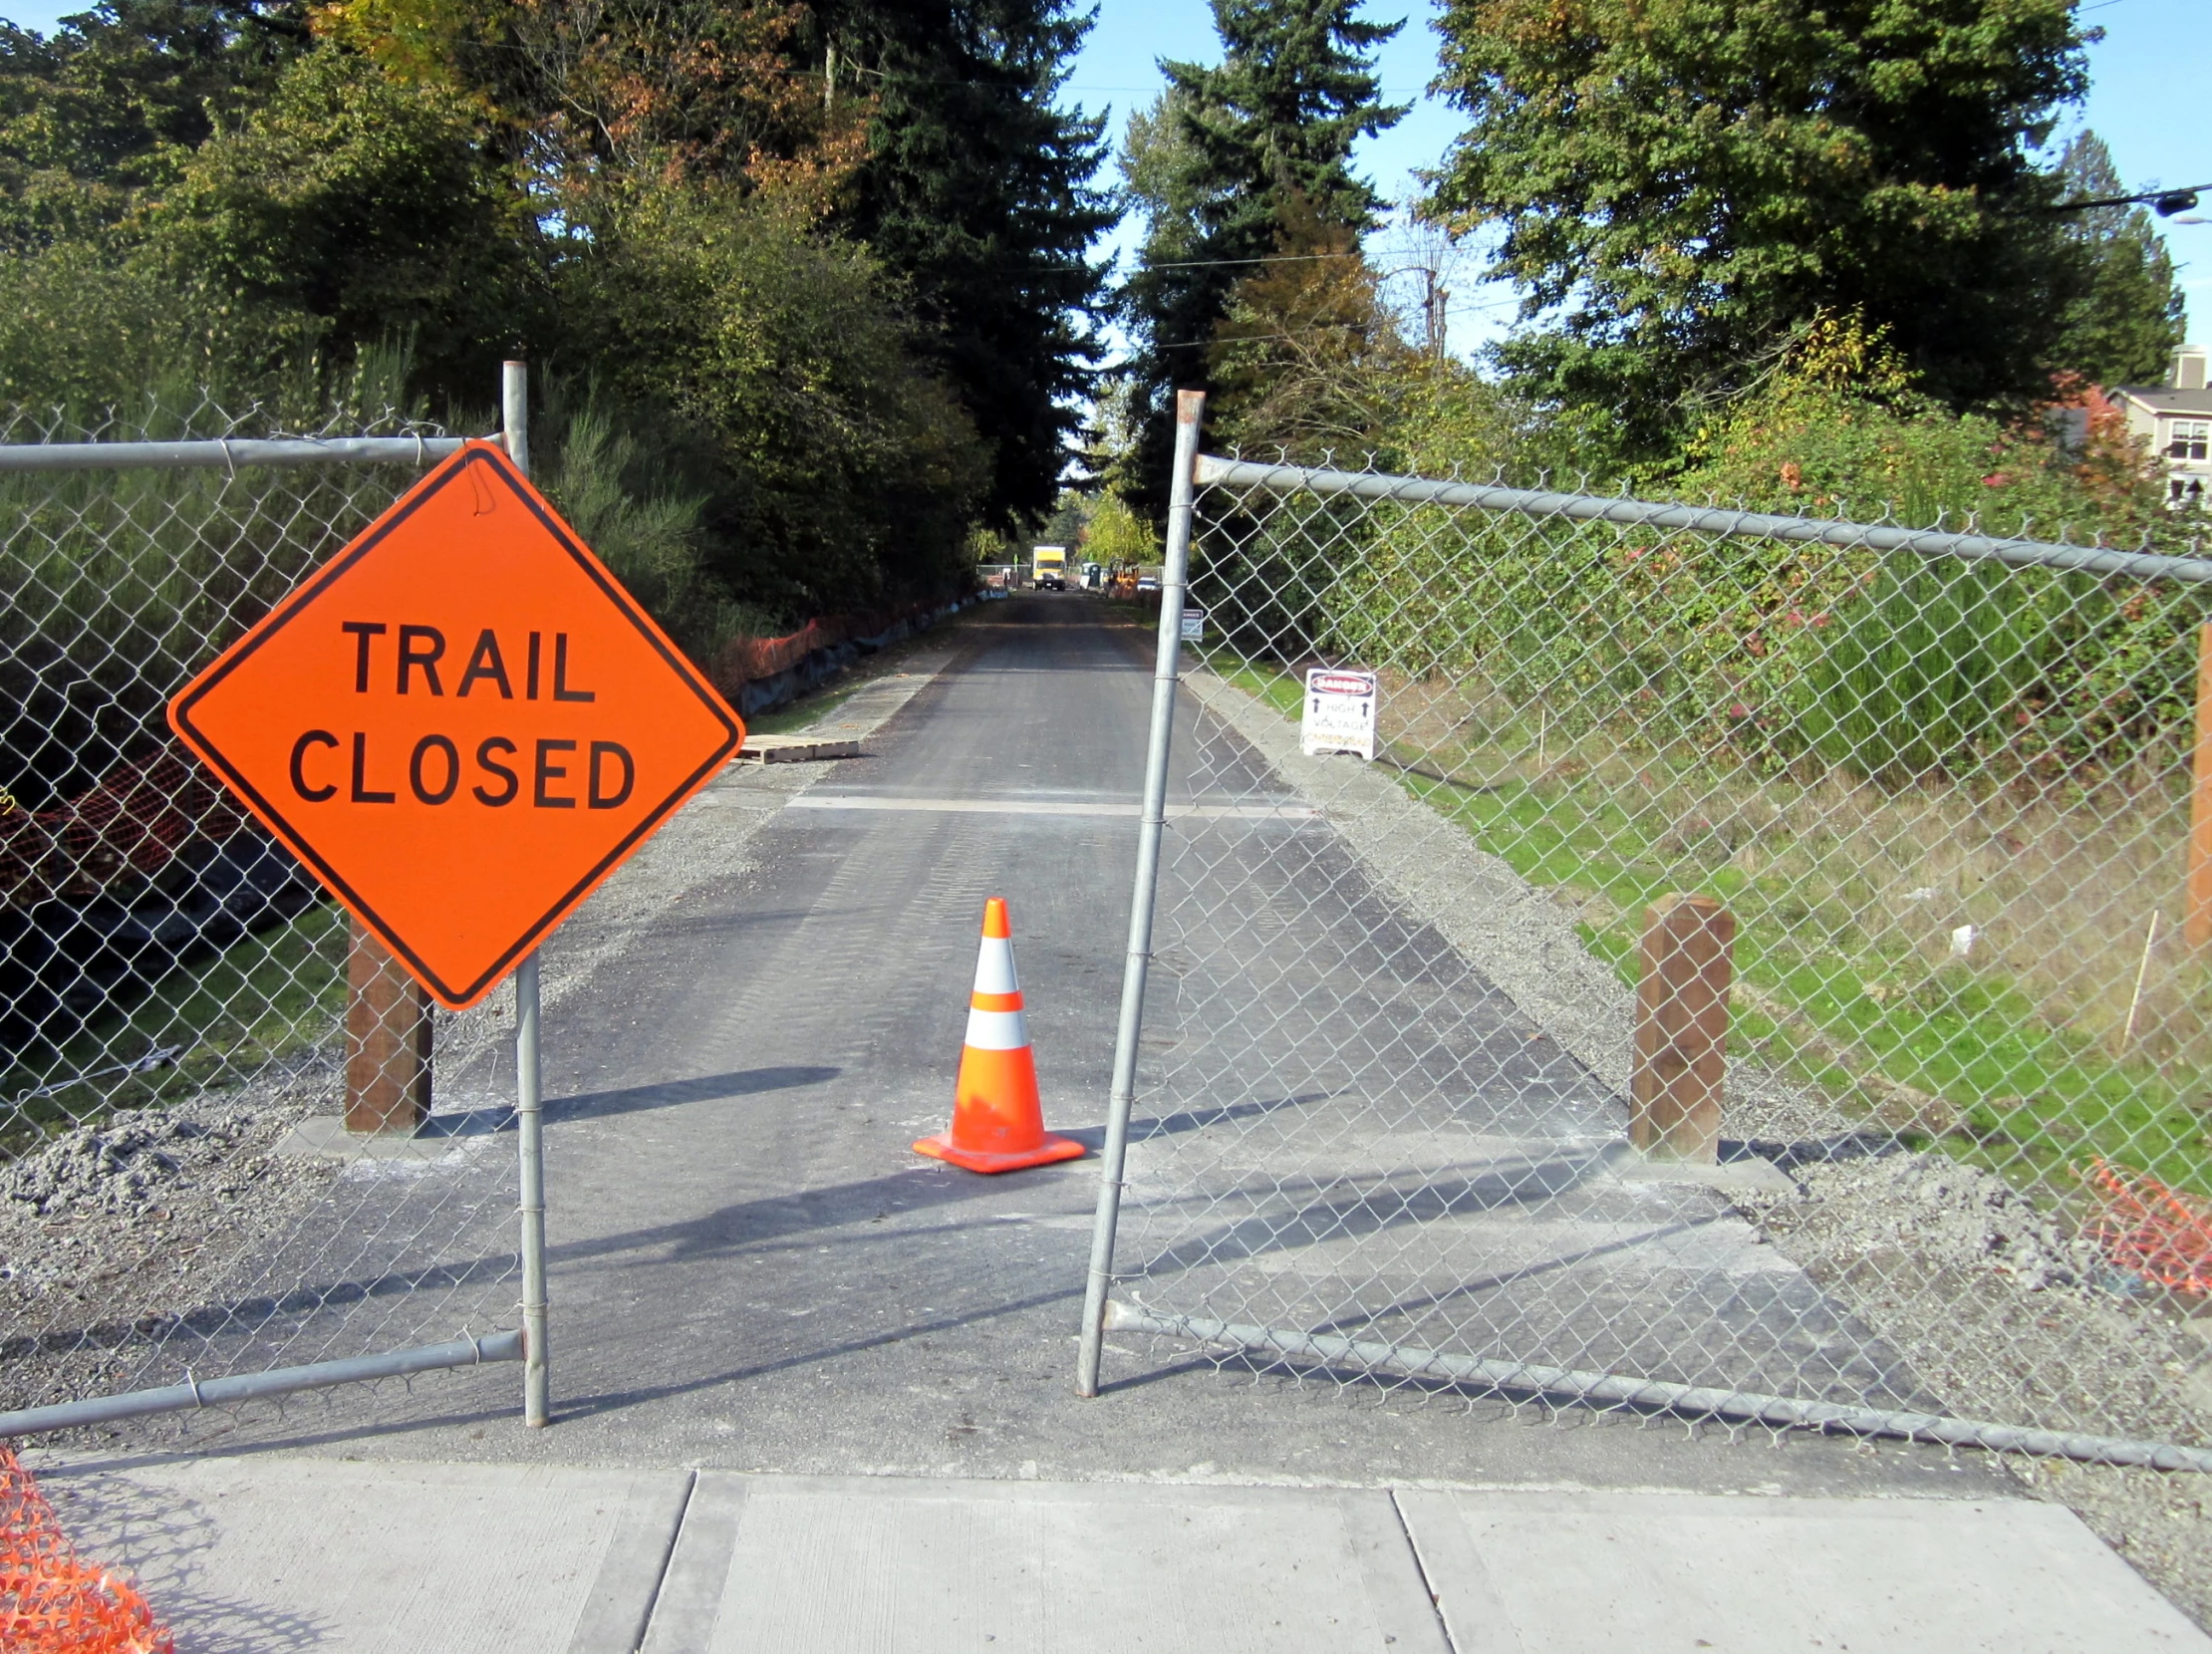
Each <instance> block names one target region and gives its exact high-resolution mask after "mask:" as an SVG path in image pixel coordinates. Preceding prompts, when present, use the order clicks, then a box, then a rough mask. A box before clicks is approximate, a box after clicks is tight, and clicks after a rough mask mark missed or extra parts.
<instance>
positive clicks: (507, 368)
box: [499, 362, 552, 1428]
mask: <svg viewBox="0 0 2212 1654" xmlns="http://www.w3.org/2000/svg"><path fill="white" fill-rule="evenodd" d="M529 390H530V371H529V368H528V367H527V366H526V365H525V364H523V363H520V362H509V363H506V364H505V365H504V366H503V367H502V369H501V372H500V380H499V406H500V426H501V428H502V430H503V431H504V432H505V436H506V445H507V457H508V458H510V459H512V460H513V461H514V463H515V468H516V469H517V470H519V471H521V472H522V474H523V475H524V476H528V475H529V474H530V401H529ZM514 1077H515V1088H514V1089H515V1099H514V1113H515V1126H516V1136H517V1137H518V1138H519V1139H520V1143H521V1155H522V1179H521V1182H522V1206H521V1210H522V1341H523V1356H522V1422H523V1423H524V1424H526V1425H529V1426H532V1427H533V1428H534V1427H537V1426H541V1425H545V1424H548V1423H550V1422H551V1419H552V1412H551V1395H552V1383H551V1377H550V1372H549V1369H548V1367H547V1364H546V1353H547V1352H546V1344H545V1112H544V1097H545V1092H544V1087H543V1082H542V1080H541V1078H540V1076H539V1073H538V956H537V955H536V954H535V953H532V954H531V955H530V956H529V957H528V958H527V959H525V960H524V961H523V962H522V963H521V964H520V965H516V966H515V972H514Z"/></svg>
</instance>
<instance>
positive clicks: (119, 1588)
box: [0, 1445, 175, 1654]
mask: <svg viewBox="0 0 2212 1654" xmlns="http://www.w3.org/2000/svg"><path fill="white" fill-rule="evenodd" d="M174 1648H175V1645H174V1643H172V1642H171V1640H170V1638H169V1633H168V1631H167V1629H166V1628H165V1627H164V1626H162V1625H161V1624H160V1622H159V1621H157V1620H156V1619H155V1618H154V1617H153V1610H152V1609H151V1608H150V1607H148V1606H147V1605H146V1600H145V1598H144V1597H142V1596H140V1595H139V1594H138V1592H137V1591H136V1590H134V1589H133V1588H132V1587H131V1586H130V1585H129V1584H127V1583H126V1582H125V1581H123V1580H121V1579H119V1578H117V1577H116V1576H115V1575H114V1574H112V1573H110V1572H108V1571H107V1570H106V1569H105V1568H100V1567H96V1566H94V1565H92V1564H91V1563H88V1562H85V1561H82V1560H80V1559H79V1557H78V1555H77V1552H76V1550H75V1549H74V1548H73V1547H72V1546H71V1544H70V1542H69V1539H68V1536H67V1535H66V1534H64V1533H63V1532H62V1528H61V1524H60V1523H59V1522H57V1521H56V1520H55V1519H54V1508H53V1506H51V1505H49V1504H48V1503H47V1501H46V1496H45V1495H44V1494H43V1493H41V1492H39V1486H38V1483H37V1482H35V1481H34V1480H32V1477H31V1473H30V1472H29V1471H27V1470H25V1469H24V1468H23V1466H22V1464H21V1462H20V1461H18V1460H17V1458H16V1456H15V1450H14V1449H12V1448H9V1447H7V1446H5V1445H0V1649H5V1650H6V1651H7V1654H174Z"/></svg>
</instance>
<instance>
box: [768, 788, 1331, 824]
mask: <svg viewBox="0 0 2212 1654" xmlns="http://www.w3.org/2000/svg"><path fill="white" fill-rule="evenodd" d="M784 808H785V809H789V810H915V811H921V812H923V813H926V814H940V815H1076V816H1134V815H1136V813H1137V809H1138V806H1137V805H1135V804H1133V803H1128V802H1120V803H1109V802H1106V801H1104V800H1101V801H1100V802H1098V803H1095V804H1093V803H1081V804H1077V803H1069V802H1066V801H1064V800H1061V799H1049V798H900V797H896V796H893V795H890V794H885V793H853V792H833V793H819V792H802V793H799V794H797V795H796V796H795V797H793V798H792V799H790V800H789V801H788V802H787V803H786V804H785V805H784ZM1320 814H1321V812H1320V811H1319V810H1316V809H1314V808H1313V807H1312V806H1311V805H1308V804H1170V805H1169V806H1168V816H1169V819H1171V820H1173V819H1175V818H1177V817H1186V818H1188V817H1194V816H1195V817H1197V818H1199V819H1201V820H1207V821H1315V820H1318V819H1319V818H1320Z"/></svg>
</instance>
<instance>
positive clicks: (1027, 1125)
mask: <svg viewBox="0 0 2212 1654" xmlns="http://www.w3.org/2000/svg"><path fill="white" fill-rule="evenodd" d="M914 1152H915V1153H916V1154H921V1155H935V1156H936V1157H937V1158H938V1159H939V1160H949V1161H951V1162H952V1163H953V1164H954V1165H955V1166H962V1167H966V1168H967V1169H968V1171H970V1172H1012V1171H1016V1170H1018V1169H1019V1168H1021V1167H1023V1166H1043V1165H1046V1164H1048V1163H1049V1162H1051V1161H1055V1160H1074V1159H1077V1158H1078V1157H1080V1156H1081V1154H1082V1153H1083V1145H1082V1144H1080V1143H1078V1142H1076V1141H1075V1140H1074V1139H1073V1138H1069V1137H1053V1136H1050V1135H1049V1134H1047V1133H1046V1131H1045V1129H1044V1107H1043V1105H1042V1104H1041V1103H1040V1102H1038V1100H1037V1059H1036V1057H1035V1055H1034V1054H1033V1053H1032V1052H1031V1051H1030V1049H1029V1026H1028V1023H1027V1022H1026V1021H1024V1020H1023V1018H1022V1015H1021V984H1020V983H1018V982H1017V981H1015V980H1014V962H1013V927H1012V926H1010V925H1008V924H1007V923H1006V904H1005V902H1004V901H1003V900H1002V899H1001V898H999V897H996V896H993V897H992V898H991V899H990V900H989V901H988V902H986V903H984V904H983V951H982V953H981V955H980V956H978V957H977V959H976V961H975V991H974V993H973V994H972V995H970V996H969V998H968V1044H967V1047H966V1048H965V1049H964V1050H963V1051H962V1052H961V1077H960V1083H959V1084H958V1085H957V1086H956V1087H955V1088H954V1091H953V1129H952V1130H951V1131H948V1132H946V1133H944V1134H942V1135H941V1136H938V1137H925V1138H924V1139H922V1141H921V1142H919V1143H917V1144H916V1145H915V1146H914Z"/></svg>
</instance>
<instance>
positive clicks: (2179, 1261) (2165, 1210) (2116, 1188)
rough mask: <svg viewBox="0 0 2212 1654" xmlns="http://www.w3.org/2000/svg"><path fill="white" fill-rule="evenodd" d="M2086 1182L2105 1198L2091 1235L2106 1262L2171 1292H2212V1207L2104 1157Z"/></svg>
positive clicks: (2093, 1166)
mask: <svg viewBox="0 0 2212 1654" xmlns="http://www.w3.org/2000/svg"><path fill="white" fill-rule="evenodd" d="M2083 1181H2084V1182H2086V1183H2087V1184H2088V1186H2089V1187H2090V1188H2091V1189H2093V1190H2095V1191H2096V1192H2097V1193H2098V1195H2100V1196H2101V1197H2102V1201H2103V1211H2102V1212H2101V1213H2100V1214H2099V1215H2098V1217H2097V1220H2096V1222H2095V1223H2094V1224H2092V1225H2091V1226H2090V1228H2089V1234H2090V1235H2091V1236H2092V1237H2093V1238H2094V1239H2095V1241H2096V1243H2097V1245H2098V1246H2100V1247H2101V1248H2102V1249H2103V1252H2104V1255H2105V1256H2106V1257H2108V1258H2110V1259H2111V1260H2112V1261H2113V1263H2115V1264H2116V1265H2118V1266H2119V1267H2120V1268H2122V1269H2126V1270H2128V1271H2129V1272H2131V1273H2133V1274H2138V1275H2141V1276H2142V1277H2143V1278H2144V1279H2145V1280H2150V1281H2155V1282H2156V1283H2157V1284H2158V1285H2160V1286H2163V1287H2166V1288H2168V1289H2169V1290H2171V1291H2175V1292H2197V1293H2206V1292H2212V1207H2207V1206H2205V1205H2204V1204H2203V1203H2202V1202H2199V1201H2193V1200H2191V1199H2190V1198H2189V1197H2188V1196H2186V1195H2183V1194H2180V1193H2179V1192H2177V1191H2175V1190H2172V1189H2168V1188H2167V1187H2166V1186H2165V1185H2164V1184H2162V1183H2160V1182H2159V1181H2158V1180H2157V1179H2156V1178H2154V1177H2151V1176H2149V1175H2148V1174H2147V1173H2143V1172H2131V1171H2129V1170H2128V1169H2127V1168H2126V1167H2124V1166H2114V1165H2113V1164H2112V1163H2111V1162H2110V1161H2108V1160H2105V1159H2103V1158H2101V1157H2099V1158H2098V1159H2095V1160H2092V1161H2090V1162H2089V1170H2088V1174H2087V1176H2086V1178H2085V1179H2084V1180H2083Z"/></svg>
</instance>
